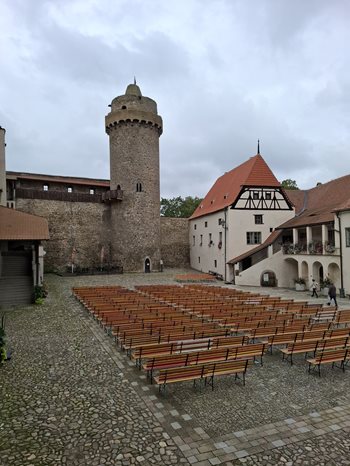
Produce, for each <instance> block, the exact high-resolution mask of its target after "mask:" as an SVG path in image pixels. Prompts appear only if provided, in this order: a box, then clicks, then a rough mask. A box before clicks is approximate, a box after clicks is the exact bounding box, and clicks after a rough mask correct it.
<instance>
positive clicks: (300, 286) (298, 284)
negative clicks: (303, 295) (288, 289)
mask: <svg viewBox="0 0 350 466" xmlns="http://www.w3.org/2000/svg"><path fill="white" fill-rule="evenodd" d="M294 283H295V290H296V291H305V285H306V282H305V280H304V278H302V277H298V278H295V279H294Z"/></svg>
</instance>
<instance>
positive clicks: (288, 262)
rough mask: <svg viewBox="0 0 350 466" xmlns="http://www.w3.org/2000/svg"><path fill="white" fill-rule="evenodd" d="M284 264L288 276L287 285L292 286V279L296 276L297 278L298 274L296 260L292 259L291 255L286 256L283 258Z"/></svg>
mask: <svg viewBox="0 0 350 466" xmlns="http://www.w3.org/2000/svg"><path fill="white" fill-rule="evenodd" d="M284 265H285V270H286V274H287V275H288V277H289V279H288V280H289V283H288V286H289V287H290V288H293V287H294V280H295V279H296V278H298V276H299V272H298V261H297V260H296V259H293V258H292V257H288V258H287V259H285V261H284Z"/></svg>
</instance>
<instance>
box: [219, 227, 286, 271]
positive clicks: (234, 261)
mask: <svg viewBox="0 0 350 466" xmlns="http://www.w3.org/2000/svg"><path fill="white" fill-rule="evenodd" d="M281 233H282V231H273V232H272V233H271V235H270V236H269V237H268V238H267V239H266V240H265V241H264V242H263V243H262V244H259V245H258V246H256V247H255V248H253V249H249V251H246V252H244V253H243V254H240V255H239V256H237V257H234V258H233V259H231V260H230V261H228V262H227V263H228V264H237V262H241V261H242V260H243V259H245V258H246V257H249V256H252V255H253V254H255V253H256V252H259V251H262V250H263V249H265V248H267V247H268V246H270V244H272V243H273V242H274V241H276V239H277V238H278V237H279V236H280V235H281Z"/></svg>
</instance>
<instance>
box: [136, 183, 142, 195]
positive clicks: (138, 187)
mask: <svg viewBox="0 0 350 466" xmlns="http://www.w3.org/2000/svg"><path fill="white" fill-rule="evenodd" d="M136 192H137V193H140V192H142V184H141V183H136Z"/></svg>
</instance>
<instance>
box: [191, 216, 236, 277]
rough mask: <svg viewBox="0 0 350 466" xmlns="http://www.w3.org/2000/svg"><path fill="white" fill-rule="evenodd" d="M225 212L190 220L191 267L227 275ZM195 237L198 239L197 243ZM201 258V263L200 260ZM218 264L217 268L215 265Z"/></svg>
mask: <svg viewBox="0 0 350 466" xmlns="http://www.w3.org/2000/svg"><path fill="white" fill-rule="evenodd" d="M224 218H225V213H224V211H222V210H221V211H219V212H216V213H214V214H209V215H205V216H203V217H197V218H196V219H194V220H190V222H189V223H190V237H189V244H190V245H191V247H190V261H191V267H192V268H194V269H196V270H201V271H203V272H209V270H213V269H214V268H215V271H216V272H218V273H220V274H221V275H223V276H224V275H225V245H224V242H225V235H224V232H225V228H224V226H225V225H224V224H225V222H224ZM193 236H195V237H196V240H195V242H194V241H193ZM199 257H200V263H199V262H198V258H199ZM227 260H228V259H227ZM215 263H216V266H214V265H213V264H215Z"/></svg>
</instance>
